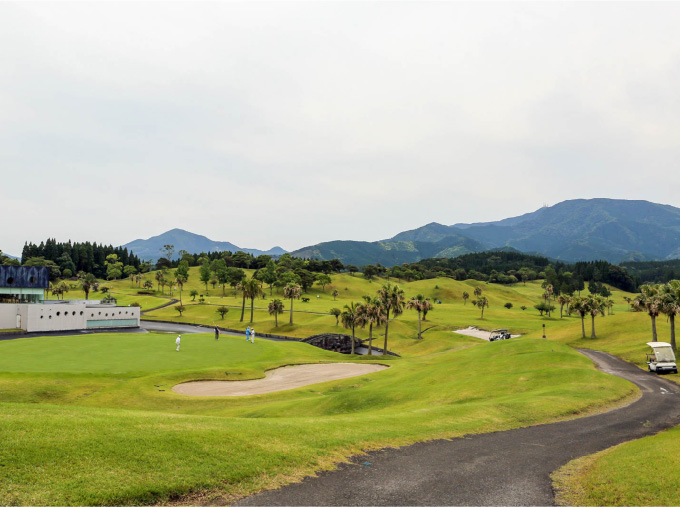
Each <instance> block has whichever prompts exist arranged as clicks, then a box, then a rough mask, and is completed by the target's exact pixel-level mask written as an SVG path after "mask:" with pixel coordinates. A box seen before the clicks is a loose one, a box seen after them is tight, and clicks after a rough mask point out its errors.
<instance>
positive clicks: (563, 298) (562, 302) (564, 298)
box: [557, 294, 571, 319]
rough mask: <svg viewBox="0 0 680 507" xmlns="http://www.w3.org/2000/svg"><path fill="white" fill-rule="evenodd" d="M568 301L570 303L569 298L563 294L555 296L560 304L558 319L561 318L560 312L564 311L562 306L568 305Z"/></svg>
mask: <svg viewBox="0 0 680 507" xmlns="http://www.w3.org/2000/svg"><path fill="white" fill-rule="evenodd" d="M570 301H571V298H570V297H569V296H566V295H564V294H560V295H559V296H557V302H558V303H559V304H560V319H561V318H562V312H563V310H564V305H568V304H569V302H570Z"/></svg>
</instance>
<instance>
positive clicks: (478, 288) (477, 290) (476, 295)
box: [474, 287, 482, 299]
mask: <svg viewBox="0 0 680 507" xmlns="http://www.w3.org/2000/svg"><path fill="white" fill-rule="evenodd" d="M474 295H475V297H476V298H477V299H479V297H480V296H481V295H482V288H481V287H475V290H474Z"/></svg>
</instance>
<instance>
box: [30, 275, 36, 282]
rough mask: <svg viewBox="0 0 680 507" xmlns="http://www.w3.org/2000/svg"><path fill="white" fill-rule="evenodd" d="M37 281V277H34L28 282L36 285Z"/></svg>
mask: <svg viewBox="0 0 680 507" xmlns="http://www.w3.org/2000/svg"><path fill="white" fill-rule="evenodd" d="M36 281H37V280H36V278H35V276H32V277H30V278H29V279H28V282H29V283H35V282H36Z"/></svg>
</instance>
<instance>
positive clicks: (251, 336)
mask: <svg viewBox="0 0 680 507" xmlns="http://www.w3.org/2000/svg"><path fill="white" fill-rule="evenodd" d="M250 343H255V328H254V327H253V328H251V329H250Z"/></svg>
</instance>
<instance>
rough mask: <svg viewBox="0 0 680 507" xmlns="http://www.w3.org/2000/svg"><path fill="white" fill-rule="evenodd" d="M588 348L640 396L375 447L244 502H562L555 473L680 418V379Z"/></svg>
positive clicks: (601, 365) (603, 367)
mask: <svg viewBox="0 0 680 507" xmlns="http://www.w3.org/2000/svg"><path fill="white" fill-rule="evenodd" d="M581 352H582V353H583V354H585V355H586V356H588V357H589V358H591V359H592V360H593V361H594V362H595V363H596V364H597V366H598V367H599V368H600V369H601V370H602V371H604V372H607V373H610V374H612V375H616V376H619V377H621V378H624V379H626V380H629V381H631V382H633V383H634V384H635V385H637V386H638V387H639V388H640V390H641V391H642V396H641V397H640V399H639V400H638V401H636V402H634V403H632V404H630V405H627V406H625V407H621V408H618V409H615V410H612V411H610V412H606V413H603V414H598V415H593V416H590V417H583V418H579V419H573V420H570V421H563V422H558V423H552V424H543V425H539V426H531V427H527V428H520V429H516V430H508V431H500V432H496V433H486V434H483V435H471V436H467V437H463V438H456V439H453V440H434V441H429V442H423V443H418V444H414V445H410V446H407V447H402V448H399V449H384V450H381V451H375V452H370V453H368V454H367V455H363V456H356V457H354V458H353V459H352V462H351V463H343V464H340V465H339V467H338V469H337V470H334V471H330V472H321V473H320V474H319V476H318V477H307V478H306V479H304V480H303V481H302V482H299V483H296V484H290V485H288V486H284V487H282V488H280V489H278V490H272V491H265V492H263V493H259V494H257V495H253V496H250V497H247V498H243V499H242V500H241V501H240V502H238V503H237V505H554V502H555V498H554V494H553V490H552V481H551V479H550V474H551V473H552V472H553V471H555V470H557V469H558V468H560V467H561V466H563V465H565V464H566V463H567V462H569V461H571V460H572V459H575V458H578V457H580V456H585V455H589V454H593V453H595V452H598V451H601V450H603V449H606V448H608V447H611V446H613V445H616V444H619V443H621V442H625V441H627V440H632V439H636V438H640V437H643V436H646V435H651V434H654V433H657V432H658V431H660V430H662V429H666V428H669V427H672V426H675V425H677V424H680V388H679V386H678V385H677V384H674V383H672V382H670V381H668V380H664V379H663V378H661V377H657V376H656V375H655V374H651V373H648V372H645V371H643V370H641V369H639V368H637V367H636V366H633V365H631V364H629V363H626V362H625V361H623V360H621V359H618V358H616V357H614V356H611V355H609V354H606V353H604V352H599V351H593V350H581ZM364 462H368V463H371V465H370V466H364V465H363V463H364Z"/></svg>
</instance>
